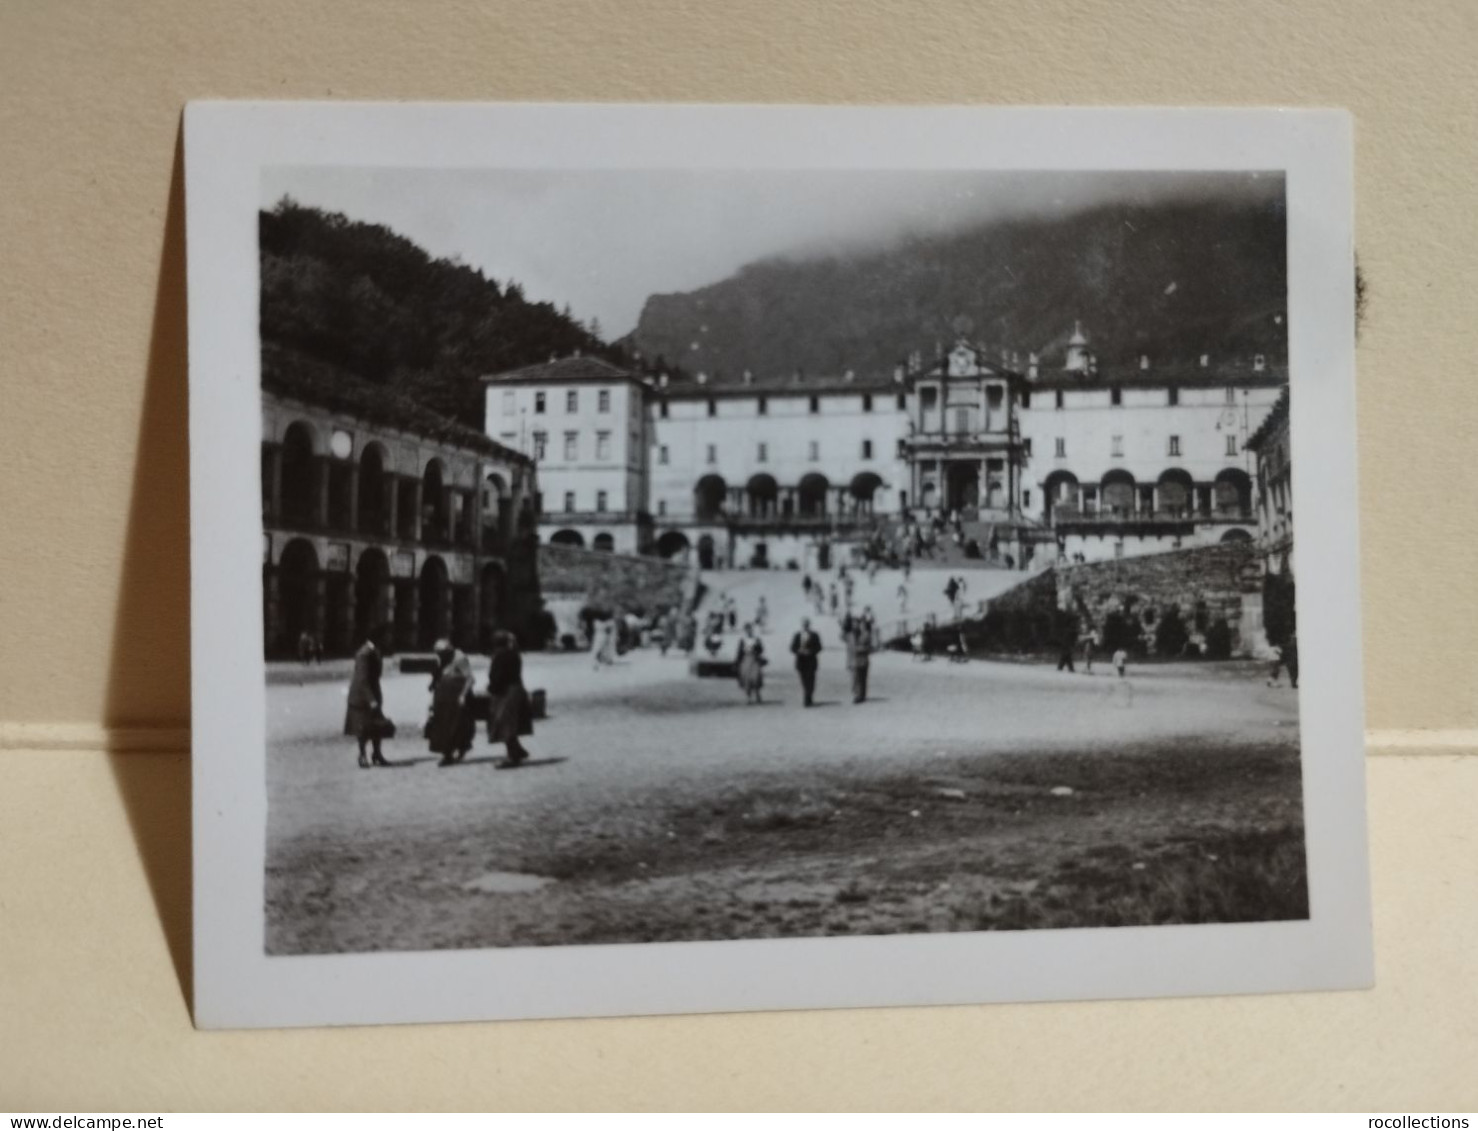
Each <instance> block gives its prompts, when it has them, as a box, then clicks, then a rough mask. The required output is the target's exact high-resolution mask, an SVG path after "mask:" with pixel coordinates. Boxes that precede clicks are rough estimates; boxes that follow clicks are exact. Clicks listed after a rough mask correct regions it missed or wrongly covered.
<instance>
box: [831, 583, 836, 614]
mask: <svg viewBox="0 0 1478 1131" xmlns="http://www.w3.org/2000/svg"><path fill="white" fill-rule="evenodd" d="M831 615H832V616H836V615H837V583H836V582H835V581H833V582H832V583H831Z"/></svg>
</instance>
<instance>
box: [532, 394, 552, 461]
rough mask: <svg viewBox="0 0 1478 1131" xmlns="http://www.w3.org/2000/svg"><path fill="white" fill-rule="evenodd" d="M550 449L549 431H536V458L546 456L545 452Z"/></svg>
mask: <svg viewBox="0 0 1478 1131" xmlns="http://www.w3.org/2000/svg"><path fill="white" fill-rule="evenodd" d="M540 396H543V394H542V393H541V394H540ZM548 451H549V433H547V432H535V433H534V458H535V459H543V458H544V456H545V454H546V453H547V452H548Z"/></svg>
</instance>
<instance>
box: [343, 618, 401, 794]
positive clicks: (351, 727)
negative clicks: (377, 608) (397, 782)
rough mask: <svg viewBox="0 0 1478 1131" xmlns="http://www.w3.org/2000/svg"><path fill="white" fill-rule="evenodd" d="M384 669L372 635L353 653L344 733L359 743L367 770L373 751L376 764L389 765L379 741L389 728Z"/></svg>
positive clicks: (361, 766) (362, 765)
mask: <svg viewBox="0 0 1478 1131" xmlns="http://www.w3.org/2000/svg"><path fill="white" fill-rule="evenodd" d="M384 670H385V657H384V656H383V654H382V653H381V652H380V648H379V645H378V644H377V643H376V641H375V638H374V636H373V635H371V636H370V638H369V639H368V640H366V641H365V642H364V643H363V644H361V645H360V646H359V651H357V652H355V653H354V674H353V675H351V676H350V677H349V703H348V706H347V707H346V708H345V710H344V733H345V734H347V735H350V736H352V737H353V738H355V739H356V740H357V741H358V742H359V766H360V768H361V769H365V768H368V767H369V765H370V764H371V763H370V756H369V754H368V753H367V752H366V750H365V747H366V745H368V746H369V747H370V749H371V750H372V751H373V757H374V763H373V764H374V765H376V766H388V765H389V764H390V763H388V762H386V761H385V759H384V757H383V756H382V755H381V753H380V739H381V738H382V737H383V735H384V733H385V729H386V720H385V715H384V711H383V704H384V702H385V699H384V696H383V695H382V694H381V693H380V676H381V674H383V672H384Z"/></svg>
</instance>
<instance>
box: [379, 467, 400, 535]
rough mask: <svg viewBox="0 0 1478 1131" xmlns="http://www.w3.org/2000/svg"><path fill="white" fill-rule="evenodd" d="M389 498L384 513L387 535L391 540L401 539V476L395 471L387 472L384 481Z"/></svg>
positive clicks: (383, 509) (386, 500)
mask: <svg viewBox="0 0 1478 1131" xmlns="http://www.w3.org/2000/svg"><path fill="white" fill-rule="evenodd" d="M384 486H385V492H386V494H387V496H388V497H387V498H386V499H385V505H384V507H383V508H382V512H381V513H383V514H384V515H385V516H386V520H385V521H386V524H387V526H386V530H385V533H386V534H388V535H389V536H390V537H391V538H399V537H400V526H399V514H400V476H398V475H396V474H395V473H394V472H393V471H387V472H385V480H384Z"/></svg>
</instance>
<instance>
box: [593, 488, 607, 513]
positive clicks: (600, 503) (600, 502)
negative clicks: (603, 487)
mask: <svg viewBox="0 0 1478 1131" xmlns="http://www.w3.org/2000/svg"><path fill="white" fill-rule="evenodd" d="M595 509H596V510H597V511H598V512H600V513H601V514H604V513H605V509H606V493H605V492H604V491H597V492H596V493H595Z"/></svg>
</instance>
